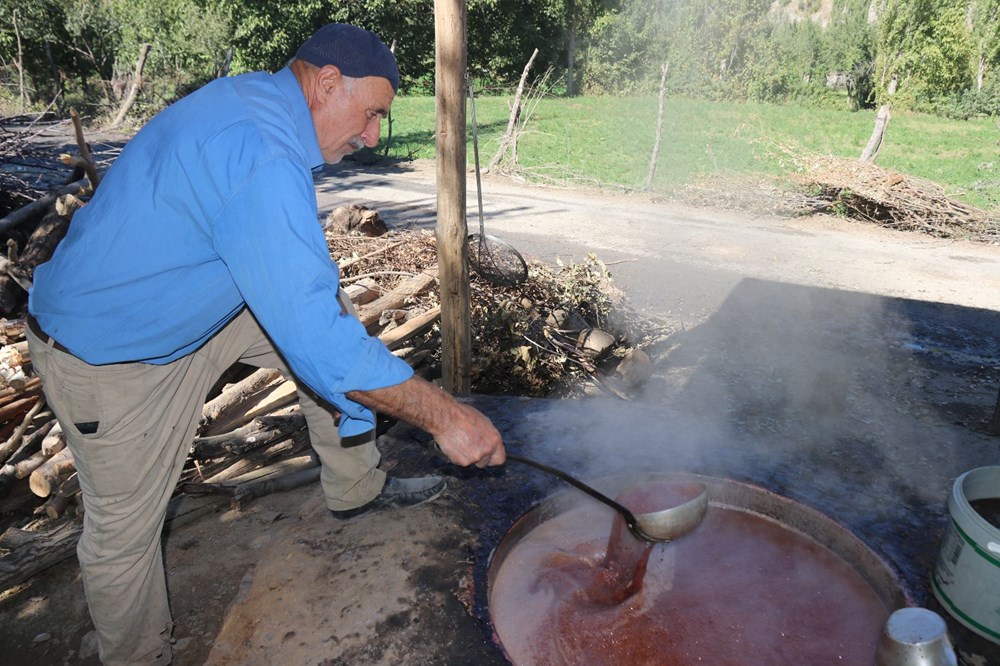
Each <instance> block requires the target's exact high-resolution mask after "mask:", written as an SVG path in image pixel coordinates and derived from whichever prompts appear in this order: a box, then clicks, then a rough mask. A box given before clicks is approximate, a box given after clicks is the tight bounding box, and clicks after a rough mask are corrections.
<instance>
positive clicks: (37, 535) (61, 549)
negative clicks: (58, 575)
mask: <svg viewBox="0 0 1000 666" xmlns="http://www.w3.org/2000/svg"><path fill="white" fill-rule="evenodd" d="M82 529H83V527H82V525H81V524H80V523H78V522H76V521H65V522H61V523H60V524H58V525H56V526H55V527H54V528H52V529H51V530H48V531H46V532H30V533H28V534H29V535H30V537H28V535H23V536H25V537H28V538H25V539H23V540H22V542H21V543H20V544H19V545H18V546H17V547H16V548H14V549H13V550H12V551H11V552H10V553H8V554H7V555H5V556H4V557H2V558H0V590H6V589H9V588H10V587H13V586H14V585H18V584H19V583H23V582H24V581H26V580H28V579H29V578H31V577H32V576H34V575H35V574H37V573H38V572H40V571H44V570H45V569H48V568H49V567H51V566H53V565H55V564H59V563H60V562H62V561H63V560H67V559H69V558H70V557H73V555H75V554H76V543H77V541H79V539H80V532H81V531H82ZM8 531H9V530H8ZM22 531H23V530H22ZM5 534H6V533H5Z"/></svg>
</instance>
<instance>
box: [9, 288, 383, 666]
mask: <svg viewBox="0 0 1000 666" xmlns="http://www.w3.org/2000/svg"><path fill="white" fill-rule="evenodd" d="M345 300H346V299H345ZM27 337H28V347H29V349H30V353H31V361H32V365H33V366H34V368H35V370H36V372H37V373H38V375H39V376H40V377H41V378H42V380H43V382H44V389H45V397H46V399H47V401H48V404H49V405H50V406H51V408H52V410H53V412H54V413H55V415H56V417H57V418H58V419H59V422H60V423H61V424H62V427H63V430H64V431H65V433H66V440H67V444H68V446H69V448H70V450H71V451H72V452H73V456H74V458H75V460H76V467H77V470H78V476H79V479H80V487H81V489H82V490H83V500H84V508H85V513H84V521H83V535H82V536H81V538H80V542H79V545H78V546H77V555H78V557H79V560H80V569H81V571H82V573H83V582H84V590H85V592H86V595H87V603H88V605H89V607H90V614H91V617H92V618H93V621H94V626H95V628H96V629H97V636H98V643H99V646H100V657H101V661H102V662H103V663H105V664H108V665H112V664H114V665H117V664H166V663H169V662H170V659H171V655H170V643H169V639H170V632H171V630H172V621H171V617H170V609H169V605H168V601H167V589H166V581H165V575H164V571H163V561H162V556H161V548H160V533H161V531H162V529H163V522H164V514H165V512H166V508H167V503H168V502H169V500H170V496H171V494H172V493H173V491H174V488H175V486H176V485H177V482H178V480H179V478H180V474H181V469H182V467H183V466H184V463H185V460H186V459H187V456H188V452H189V450H190V447H191V442H192V439H193V437H194V435H195V429H196V427H197V424H198V419H199V417H200V416H201V410H202V406H203V405H204V403H205V398H206V394H207V393H208V391H209V390H210V389H211V387H212V386H213V385H214V384H215V382H216V381H217V380H218V379H219V377H220V376H221V374H222V373H223V372H224V371H225V370H226V369H227V368H229V367H230V366H231V365H232V364H233V363H235V362H236V361H242V362H244V363H247V364H249V365H253V366H257V367H267V368H278V369H280V370H281V372H283V373H284V374H285V375H286V376H289V371H288V369H287V367H286V366H285V364H284V362H283V360H282V359H281V358H280V356H279V355H278V353H277V352H276V350H275V348H274V346H273V345H272V344H271V343H270V341H269V340H268V339H267V337H266V335H264V332H263V331H262V330H261V328H260V326H259V325H258V324H257V321H256V320H255V319H254V318H253V316H252V315H251V314H250V312H249V311H248V310H244V311H243V312H242V313H241V314H239V315H238V316H237V317H236V318H235V319H233V321H231V322H230V323H229V324H227V325H226V326H225V328H223V329H222V330H221V331H219V333H218V334H217V335H215V336H214V337H213V338H212V339H211V340H209V341H208V342H207V343H206V344H205V345H204V346H202V348H200V349H199V350H198V351H196V352H194V353H192V354H190V355H188V356H185V357H184V358H181V359H178V360H176V361H174V362H173V363H170V364H168V365H149V364H146V363H122V364H114V365H103V366H92V365H89V364H87V363H84V362H83V361H81V360H79V359H78V358H76V357H74V356H72V355H71V354H67V353H64V352H61V351H59V350H56V349H54V348H53V342H52V341H51V340H50V341H49V342H47V343H42V342H41V341H40V340H39V339H38V338H36V337H35V336H34V335H32V334H31V333H30V331H29V333H28V336H27ZM299 403H300V405H301V409H302V412H303V414H304V415H305V418H306V423H307V424H308V427H309V437H310V440H311V443H312V445H313V448H314V449H315V450H316V452H317V454H318V456H319V458H320V460H321V462H322V465H323V469H322V474H321V482H322V487H323V492H324V494H325V495H326V500H327V505H328V506H329V507H330V508H331V509H337V510H343V509H351V508H354V507H356V506H360V505H362V504H364V503H366V502H367V501H369V500H371V499H372V498H374V497H375V496H376V495H377V494H378V493H379V491H380V490H381V488H382V485H383V484H384V482H385V474H384V473H383V472H382V471H381V470H379V469H378V468H377V465H378V462H379V454H378V449H377V448H376V447H375V444H374V437H373V438H372V440H371V441H369V442H367V443H365V444H362V445H360V446H351V447H343V446H341V445H340V437H339V435H338V433H337V429H336V426H335V423H334V419H335V412H332V411H331V410H330V408H329V406H328V405H327V404H326V403H322V402H320V401H319V400H318V398H317V397H316V396H315V395H314V394H312V392H311V391H307V390H299ZM81 430H83V431H84V432H83V433H81ZM85 433H87V434H85ZM352 439H353V438H352Z"/></svg>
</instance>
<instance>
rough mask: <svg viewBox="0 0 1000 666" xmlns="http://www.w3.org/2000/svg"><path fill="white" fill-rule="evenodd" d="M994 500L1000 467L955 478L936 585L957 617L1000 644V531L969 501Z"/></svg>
mask: <svg viewBox="0 0 1000 666" xmlns="http://www.w3.org/2000/svg"><path fill="white" fill-rule="evenodd" d="M993 498H1000V467H979V468H977V469H974V470H971V471H969V472H966V473H965V474H963V475H962V476H960V477H958V478H957V479H956V480H955V484H954V486H953V487H952V491H951V495H949V496H948V512H949V513H950V514H951V523H950V525H949V526H948V530H947V531H946V532H945V535H944V540H943V541H942V542H941V551H940V553H939V554H938V560H937V563H936V564H935V566H934V572H933V575H932V577H931V583H932V585H931V587H932V588H933V590H934V596H935V597H937V600H938V601H940V602H941V605H942V606H944V608H945V609H946V610H947V611H948V612H949V613H951V615H952V616H954V618H955V619H956V620H958V621H959V622H961V623H962V624H963V625H965V626H966V627H968V628H969V629H971V630H972V631H974V632H976V633H977V634H979V635H980V636H983V637H984V638H987V639H989V640H991V641H994V642H996V643H1000V529H997V528H996V527H994V526H993V525H991V524H990V522H989V521H987V520H986V518H984V517H983V516H982V515H980V514H979V513H978V512H977V511H976V510H975V509H973V508H972V506H971V505H970V504H969V503H970V502H974V501H976V500H983V499H993Z"/></svg>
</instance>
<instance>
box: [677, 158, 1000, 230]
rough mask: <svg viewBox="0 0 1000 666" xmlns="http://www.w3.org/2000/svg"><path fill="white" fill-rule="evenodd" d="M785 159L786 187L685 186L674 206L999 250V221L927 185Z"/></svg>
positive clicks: (889, 174) (837, 164)
mask: <svg viewBox="0 0 1000 666" xmlns="http://www.w3.org/2000/svg"><path fill="white" fill-rule="evenodd" d="M791 159H793V160H794V161H795V162H796V163H797V164H798V166H799V167H800V169H801V173H799V174H797V175H795V176H793V177H792V178H791V179H776V178H772V179H767V178H761V177H750V176H741V175H730V176H728V177H726V178H725V179H724V182H723V180H722V179H716V180H710V181H705V182H702V183H699V184H696V185H692V186H689V187H687V188H685V189H684V191H683V192H682V193H681V198H682V199H683V200H684V201H686V202H687V203H691V204H694V205H708V206H715V207H720V208H729V209H738V210H744V211H753V212H758V213H766V214H772V215H788V216H799V215H813V214H817V213H829V214H834V215H838V216H841V217H845V218H847V219H852V220H859V221H862V222H866V223H871V224H877V225H879V226H882V227H886V228H890V229H898V230H901V231H916V232H918V233H924V234H928V235H931V236H935V237H938V238H956V239H965V240H971V241H976V242H982V243H998V242H1000V215H998V214H997V213H995V212H993V213H991V212H989V211H985V210H982V209H980V208H976V207H975V206H971V205H969V204H966V203H963V202H961V201H957V200H956V199H954V198H952V197H950V196H948V194H947V193H946V192H945V191H944V190H943V189H942V188H941V187H940V186H938V185H937V184H935V183H932V182H930V181H928V180H924V179H922V178H917V177H914V176H907V175H904V174H901V173H899V172H897V171H893V170H891V169H885V168H883V167H879V166H877V165H875V164H873V163H871V162H862V161H861V160H857V159H851V158H838V157H817V156H810V157H798V156H793V157H792V158H791Z"/></svg>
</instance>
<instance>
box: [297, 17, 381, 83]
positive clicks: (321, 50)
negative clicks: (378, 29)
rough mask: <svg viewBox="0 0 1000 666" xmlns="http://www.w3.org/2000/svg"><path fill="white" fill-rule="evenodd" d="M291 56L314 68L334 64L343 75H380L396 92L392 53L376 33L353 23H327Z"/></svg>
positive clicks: (360, 76)
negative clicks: (314, 66)
mask: <svg viewBox="0 0 1000 666" xmlns="http://www.w3.org/2000/svg"><path fill="white" fill-rule="evenodd" d="M295 57H296V58H298V59H299V60H305V61H306V62H308V63H311V64H313V65H316V66H317V67H322V66H323V65H336V66H337V67H338V68H339V69H340V73H341V74H343V75H344V76H352V77H354V78H359V79H360V78H364V77H366V76H381V77H382V78H385V79H388V80H389V83H391V84H392V89H393V91H394V92H398V91H399V67H397V65H396V56H394V55H393V54H392V51H390V50H389V47H388V46H386V45H385V44H383V43H382V40H381V39H379V38H378V35H376V34H375V33H374V32H371V31H370V30H365V29H364V28H359V27H357V26H356V25H349V24H347V23H327V24H326V25H324V26H323V27H322V28H320V29H319V30H317V31H316V32H315V33H313V36H312V37H310V38H309V39H307V40H306V41H305V43H303V44H302V46H300V47H299V50H298V51H297V52H296V53H295Z"/></svg>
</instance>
